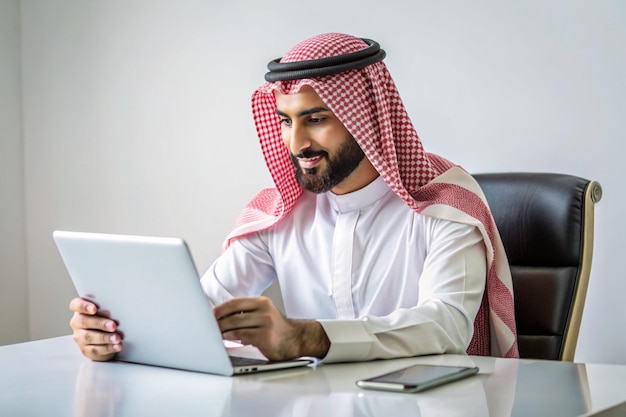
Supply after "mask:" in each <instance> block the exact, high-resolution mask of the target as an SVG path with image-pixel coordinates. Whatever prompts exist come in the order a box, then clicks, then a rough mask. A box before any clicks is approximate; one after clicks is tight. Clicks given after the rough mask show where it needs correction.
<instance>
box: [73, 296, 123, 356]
mask: <svg viewBox="0 0 626 417" xmlns="http://www.w3.org/2000/svg"><path fill="white" fill-rule="evenodd" d="M70 310H71V311H73V312H74V316H73V317H72V320H70V326H71V327H72V330H73V331H74V341H75V342H76V344H77V345H78V347H79V348H80V351H81V352H82V353H83V355H85V356H86V357H88V358H90V359H92V360H94V361H108V360H111V359H113V357H114V356H115V354H116V353H117V352H119V351H120V350H122V335H121V334H120V333H118V332H117V324H116V323H115V321H113V320H112V319H111V318H110V317H109V315H108V314H106V313H103V312H102V311H98V307H97V306H96V305H95V304H93V303H92V302H90V301H87V300H83V299H82V298H74V299H72V301H70Z"/></svg>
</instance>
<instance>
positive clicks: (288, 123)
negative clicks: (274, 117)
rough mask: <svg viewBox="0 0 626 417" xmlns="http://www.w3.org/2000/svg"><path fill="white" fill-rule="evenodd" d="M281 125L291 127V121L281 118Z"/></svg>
mask: <svg viewBox="0 0 626 417" xmlns="http://www.w3.org/2000/svg"><path fill="white" fill-rule="evenodd" d="M280 123H281V124H282V125H285V126H291V119H287V118H284V117H281V118H280Z"/></svg>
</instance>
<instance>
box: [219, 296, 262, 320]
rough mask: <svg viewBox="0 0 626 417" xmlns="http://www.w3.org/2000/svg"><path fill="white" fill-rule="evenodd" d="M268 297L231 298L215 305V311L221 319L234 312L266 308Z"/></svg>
mask: <svg viewBox="0 0 626 417" xmlns="http://www.w3.org/2000/svg"><path fill="white" fill-rule="evenodd" d="M266 300H268V299H267V298H266V297H241V298H231V299H230V300H228V301H225V302H223V303H222V304H220V305H217V306H215V308H214V309H213V312H214V314H215V317H216V318H217V319H218V320H219V319H221V318H224V317H228V316H230V315H232V314H239V313H241V312H252V311H256V310H260V309H263V308H265V304H266Z"/></svg>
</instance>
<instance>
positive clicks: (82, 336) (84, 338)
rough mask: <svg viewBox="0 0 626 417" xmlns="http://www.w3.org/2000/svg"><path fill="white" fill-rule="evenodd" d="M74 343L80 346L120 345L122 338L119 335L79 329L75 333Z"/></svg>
mask: <svg viewBox="0 0 626 417" xmlns="http://www.w3.org/2000/svg"><path fill="white" fill-rule="evenodd" d="M74 341H75V342H76V343H78V344H79V345H111V346H113V345H119V344H121V343H122V336H121V335H120V334H119V333H109V332H100V331H97V330H85V329H79V330H76V331H75V332H74Z"/></svg>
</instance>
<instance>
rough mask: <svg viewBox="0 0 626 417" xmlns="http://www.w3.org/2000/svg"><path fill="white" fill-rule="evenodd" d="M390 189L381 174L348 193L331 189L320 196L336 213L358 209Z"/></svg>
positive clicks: (374, 200) (371, 202)
mask: <svg viewBox="0 0 626 417" xmlns="http://www.w3.org/2000/svg"><path fill="white" fill-rule="evenodd" d="M390 191H391V189H390V188H389V186H387V184H386V183H385V181H384V180H383V177H382V176H378V177H377V178H376V179H375V180H374V181H372V182H371V183H369V184H368V185H366V186H365V187H363V188H361V189H360V190H357V191H353V192H351V193H348V194H342V195H337V194H333V193H332V192H331V191H329V192H327V193H324V194H321V195H320V197H321V198H327V199H328V202H329V204H330V206H331V207H332V208H333V210H335V211H336V212H338V213H347V212H350V211H354V210H360V209H362V208H363V207H366V206H369V205H370V204H373V203H374V202H376V201H378V200H380V199H381V198H382V197H383V196H384V195H385V194H387V193H388V192H390Z"/></svg>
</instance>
